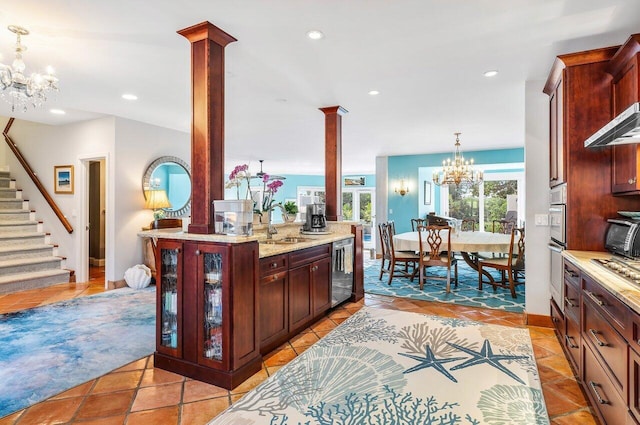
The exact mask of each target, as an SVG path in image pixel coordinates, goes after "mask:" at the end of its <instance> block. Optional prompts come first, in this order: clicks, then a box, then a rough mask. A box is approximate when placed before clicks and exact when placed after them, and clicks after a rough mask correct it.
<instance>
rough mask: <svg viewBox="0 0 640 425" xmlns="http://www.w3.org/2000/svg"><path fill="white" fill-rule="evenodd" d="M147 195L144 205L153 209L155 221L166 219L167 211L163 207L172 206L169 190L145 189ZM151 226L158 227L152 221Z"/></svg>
mask: <svg viewBox="0 0 640 425" xmlns="http://www.w3.org/2000/svg"><path fill="white" fill-rule="evenodd" d="M145 195H146V198H147V199H146V201H145V203H144V207H145V209H149V210H153V220H154V222H157V221H158V220H162V219H164V215H165V212H164V209H163V208H171V202H169V198H168V197H167V191H166V190H164V189H151V190H145ZM151 228H157V226H155V225H154V223H153V222H152V223H151Z"/></svg>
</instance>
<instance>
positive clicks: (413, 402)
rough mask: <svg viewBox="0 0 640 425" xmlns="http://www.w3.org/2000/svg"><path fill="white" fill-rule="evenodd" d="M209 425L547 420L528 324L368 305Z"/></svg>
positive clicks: (448, 423)
mask: <svg viewBox="0 0 640 425" xmlns="http://www.w3.org/2000/svg"><path fill="white" fill-rule="evenodd" d="M209 424H210V425H223V424H224V425H230V424H233V425H249V424H269V425H302V424H305V425H307V424H308V425H312V424H313V425H316V424H317V425H324V424H339V425H342V424H359V425H383V424H398V425H400V424H406V425H409V424H426V425H429V424H438V425H454V424H468V425H478V424H496V425H497V424H519V425H526V424H535V425H543V424H549V419H548V414H547V411H546V407H545V403H544V399H543V395H542V390H541V385H540V378H539V376H538V370H537V368H536V362H535V359H534V354H533V349H532V346H531V339H530V337H529V333H528V330H527V329H517V328H511V327H504V326H498V325H487V324H483V323H478V322H474V321H469V320H463V319H452V318H441V317H437V316H429V315H423V314H418V313H409V312H401V311H393V310H383V309H375V308H367V307H364V308H362V309H361V310H360V311H359V312H358V313H356V314H354V315H353V316H352V317H350V318H349V319H347V320H346V321H345V322H343V323H342V324H341V325H340V326H338V327H337V328H336V329H334V330H333V331H331V332H330V333H329V334H328V335H327V336H325V337H324V338H322V339H321V340H320V341H318V342H317V343H316V344H315V345H313V346H312V347H310V348H309V349H308V350H307V351H305V352H304V353H303V354H302V355H301V356H299V357H297V358H295V359H294V360H292V361H291V362H290V363H288V364H287V365H286V366H283V367H282V368H281V369H280V370H278V371H277V372H276V373H275V374H274V375H273V376H271V377H270V378H269V379H267V380H266V381H264V382H263V383H262V384H260V385H259V386H258V387H256V388H255V389H254V390H253V391H251V392H250V393H248V394H247V395H245V396H244V397H243V398H242V399H241V400H240V401H238V402H236V403H235V404H233V405H232V406H231V407H229V409H227V410H226V411H225V412H224V413H223V414H221V415H220V416H218V417H216V418H215V419H214V420H212V421H211V422H209Z"/></svg>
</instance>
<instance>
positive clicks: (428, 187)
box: [424, 181, 431, 205]
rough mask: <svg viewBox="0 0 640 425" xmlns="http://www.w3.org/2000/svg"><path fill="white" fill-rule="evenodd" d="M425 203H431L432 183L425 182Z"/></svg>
mask: <svg viewBox="0 0 640 425" xmlns="http://www.w3.org/2000/svg"><path fill="white" fill-rule="evenodd" d="M424 204H425V205H431V183H430V182H427V181H425V182H424Z"/></svg>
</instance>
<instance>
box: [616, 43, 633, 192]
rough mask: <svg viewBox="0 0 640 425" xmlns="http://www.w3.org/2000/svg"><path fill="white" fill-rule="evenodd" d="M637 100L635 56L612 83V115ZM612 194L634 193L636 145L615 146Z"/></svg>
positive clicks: (620, 111)
mask: <svg viewBox="0 0 640 425" xmlns="http://www.w3.org/2000/svg"><path fill="white" fill-rule="evenodd" d="M638 100H640V99H638V66H637V56H635V57H633V58H632V59H631V60H630V61H629V62H628V63H627V64H625V65H624V66H623V68H622V69H621V71H620V74H619V75H617V76H616V78H615V79H614V82H613V115H614V116H617V115H619V114H620V113H622V112H623V111H624V110H625V109H627V108H628V107H629V106H631V105H632V104H633V103H635V102H637V101H638ZM612 166H613V170H612V174H613V175H612V184H611V190H612V192H613V193H619V194H622V193H625V192H636V191H638V190H640V183H639V182H638V145H635V144H633V145H616V146H614V147H613V159H612Z"/></svg>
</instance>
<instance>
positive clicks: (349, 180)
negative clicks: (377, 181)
mask: <svg viewBox="0 0 640 425" xmlns="http://www.w3.org/2000/svg"><path fill="white" fill-rule="evenodd" d="M344 185H345V186H364V177H345V178H344Z"/></svg>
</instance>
